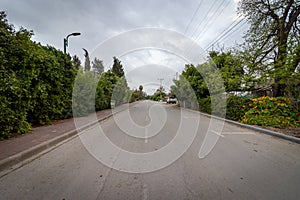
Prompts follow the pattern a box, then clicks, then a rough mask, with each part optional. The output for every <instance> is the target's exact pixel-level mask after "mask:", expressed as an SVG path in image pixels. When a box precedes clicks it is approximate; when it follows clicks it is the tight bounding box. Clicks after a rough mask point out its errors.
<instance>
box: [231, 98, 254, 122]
mask: <svg viewBox="0 0 300 200" xmlns="http://www.w3.org/2000/svg"><path fill="white" fill-rule="evenodd" d="M250 102H251V100H250V98H247V97H237V96H230V97H229V98H227V105H226V106H227V109H226V118H227V119H231V120H234V121H240V120H242V118H243V117H244V115H245V113H246V112H247V111H248V110H249V107H248V106H247V105H248V104H250Z"/></svg>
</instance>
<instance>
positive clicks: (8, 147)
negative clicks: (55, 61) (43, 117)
mask: <svg viewBox="0 0 300 200" xmlns="http://www.w3.org/2000/svg"><path fill="white" fill-rule="evenodd" d="M120 107H122V106H120ZM122 108H123V107H122ZM122 108H121V109H118V110H119V111H121V110H123V109H122ZM96 115H97V119H98V121H101V120H104V119H106V118H108V117H110V116H112V110H111V109H107V110H101V111H98V112H97V113H96ZM75 134H77V131H76V127H75V123H74V119H73V118H70V119H65V120H60V121H57V122H53V123H52V124H51V125H45V126H40V127H35V128H33V129H32V130H31V131H30V132H29V133H27V134H24V135H20V136H17V137H15V138H11V139H9V140H4V141H0V152H1V154H0V171H1V170H4V169H6V168H9V167H11V166H13V165H15V164H18V163H20V162H22V161H24V160H26V159H28V158H30V157H31V156H33V155H35V154H38V153H40V152H42V151H43V150H45V149H48V148H50V147H52V146H54V145H55V144H57V143H59V142H61V141H63V140H65V139H67V138H69V137H72V136H73V135H75Z"/></svg>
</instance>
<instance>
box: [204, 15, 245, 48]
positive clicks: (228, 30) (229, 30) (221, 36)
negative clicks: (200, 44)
mask: <svg viewBox="0 0 300 200" xmlns="http://www.w3.org/2000/svg"><path fill="white" fill-rule="evenodd" d="M235 22H236V21H234V22H233V23H232V24H230V26H229V27H228V28H226V29H225V30H224V31H223V32H222V33H221V34H219V35H218V36H217V37H216V39H214V40H213V41H212V42H210V43H209V44H208V45H207V46H206V47H205V48H204V52H205V51H207V50H208V49H209V48H210V47H212V46H213V45H214V44H216V43H218V42H220V41H221V40H224V38H226V39H227V38H228V37H229V36H230V35H232V34H233V33H234V32H236V31H237V30H239V29H240V28H241V27H242V26H243V25H244V24H245V23H246V22H247V21H246V20H245V18H243V19H241V20H240V21H238V22H237V23H235ZM242 22H244V23H243V24H241V23H242ZM234 23H235V24H234ZM233 24H234V25H233ZM240 24H241V25H240ZM232 25H233V26H232ZM237 26H239V27H238V28H236V27H237ZM235 28H236V29H235ZM233 29H235V30H233Z"/></svg>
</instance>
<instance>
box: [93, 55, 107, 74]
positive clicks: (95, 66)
mask: <svg viewBox="0 0 300 200" xmlns="http://www.w3.org/2000/svg"><path fill="white" fill-rule="evenodd" d="M92 67H93V69H95V70H96V71H97V73H99V74H102V73H103V72H104V65H103V61H102V60H100V59H98V58H95V59H94V61H92Z"/></svg>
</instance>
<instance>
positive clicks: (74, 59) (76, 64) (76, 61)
mask: <svg viewBox="0 0 300 200" xmlns="http://www.w3.org/2000/svg"><path fill="white" fill-rule="evenodd" d="M72 63H73V65H74V67H75V69H77V70H79V69H80V66H81V61H80V59H79V58H78V56H76V55H74V56H73V57H72Z"/></svg>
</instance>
